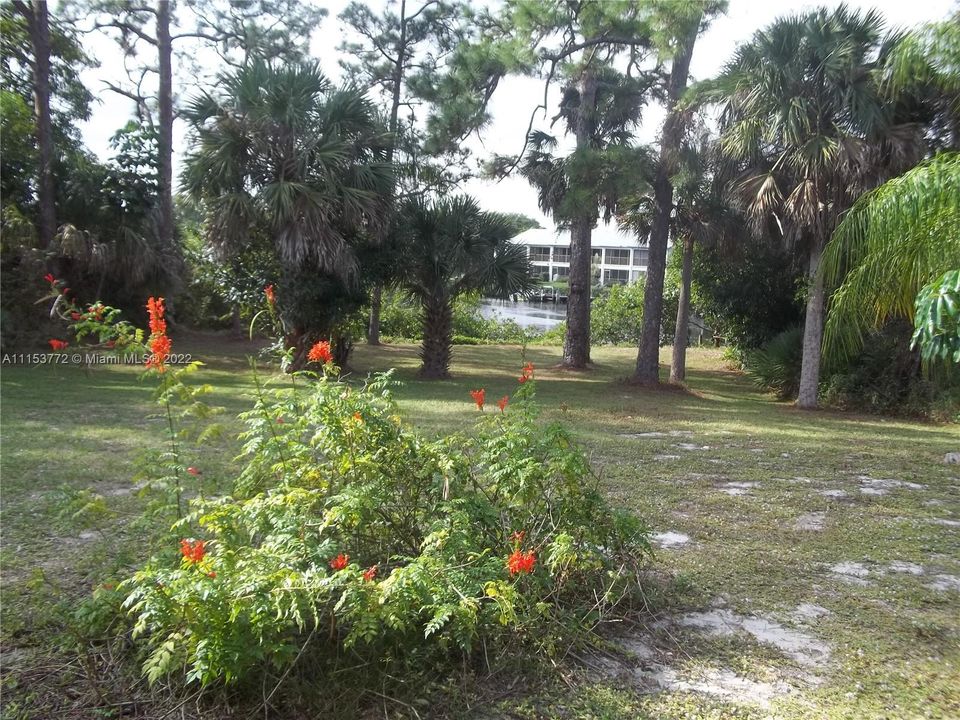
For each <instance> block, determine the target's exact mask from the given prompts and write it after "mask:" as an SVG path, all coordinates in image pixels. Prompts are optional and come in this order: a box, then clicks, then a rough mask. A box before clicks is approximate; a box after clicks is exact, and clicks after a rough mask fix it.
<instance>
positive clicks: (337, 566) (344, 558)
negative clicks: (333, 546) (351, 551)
mask: <svg viewBox="0 0 960 720" xmlns="http://www.w3.org/2000/svg"><path fill="white" fill-rule="evenodd" d="M348 562H350V556H349V555H344V554H343V553H340V554H339V555H337V556H336V557H335V558H334V559H333V560H331V561H330V567H331V568H333V569H334V570H343V569H344V568H345V567H346V566H347V563H348Z"/></svg>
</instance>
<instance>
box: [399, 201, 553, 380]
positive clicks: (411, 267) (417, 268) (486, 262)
mask: <svg viewBox="0 0 960 720" xmlns="http://www.w3.org/2000/svg"><path fill="white" fill-rule="evenodd" d="M521 229H522V228H521V226H520V224H519V223H518V222H517V219H516V218H515V217H511V216H506V215H501V214H499V213H491V212H484V211H483V210H481V209H480V207H479V206H478V205H477V203H476V201H474V200H473V199H472V198H469V197H465V196H461V197H456V198H452V199H443V200H437V201H435V202H429V201H426V200H424V199H422V198H411V199H409V200H407V201H406V202H405V203H404V204H403V205H402V206H401V208H400V211H399V213H398V216H397V222H396V228H395V231H394V236H395V240H396V243H397V245H398V246H399V248H400V252H401V253H402V254H403V256H404V263H403V267H401V268H400V271H399V278H398V282H399V284H400V285H401V286H402V287H403V288H404V289H405V290H406V291H407V292H409V293H410V294H411V295H412V296H413V297H414V298H416V299H417V300H418V301H419V302H420V303H421V305H422V307H423V313H424V315H423V322H424V328H423V330H424V332H423V347H422V349H421V359H422V360H423V366H422V368H421V370H420V373H421V375H423V376H424V377H431V378H434V377H447V376H448V374H449V365H450V346H451V343H452V324H451V323H452V319H453V301H454V299H456V298H457V297H458V296H459V295H462V294H463V293H466V292H470V291H475V290H479V291H482V292H485V293H487V294H490V295H495V296H499V297H505V296H507V295H510V294H513V293H523V292H527V291H529V290H532V289H533V288H534V287H536V284H537V282H536V280H535V279H534V277H533V270H532V267H531V266H530V262H529V260H528V259H527V255H526V250H525V248H524V247H522V246H520V245H514V244H513V243H511V242H510V239H511V238H513V237H514V236H515V235H516V234H517V233H518V232H520V231H521Z"/></svg>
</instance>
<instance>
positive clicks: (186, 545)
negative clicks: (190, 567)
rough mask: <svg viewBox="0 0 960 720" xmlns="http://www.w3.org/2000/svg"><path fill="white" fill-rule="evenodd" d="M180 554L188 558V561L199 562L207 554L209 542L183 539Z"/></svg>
mask: <svg viewBox="0 0 960 720" xmlns="http://www.w3.org/2000/svg"><path fill="white" fill-rule="evenodd" d="M180 554H181V555H183V557H184V558H186V560H187V562H189V563H198V562H200V561H201V560H203V557H204V555H206V554H207V542H206V540H194V541H190V540H181V541H180Z"/></svg>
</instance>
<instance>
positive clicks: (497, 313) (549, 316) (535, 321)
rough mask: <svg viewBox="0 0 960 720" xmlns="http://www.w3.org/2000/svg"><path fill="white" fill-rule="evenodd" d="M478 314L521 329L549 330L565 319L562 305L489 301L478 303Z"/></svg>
mask: <svg viewBox="0 0 960 720" xmlns="http://www.w3.org/2000/svg"><path fill="white" fill-rule="evenodd" d="M480 314H481V315H483V317H485V318H496V319H498V320H513V321H514V322H515V323H517V325H519V326H520V327H522V328H529V329H532V330H541V331H543V330H549V329H550V328H552V327H554V326H556V325H557V324H558V323H560V322H562V321H564V320H566V319H567V306H566V305H564V304H563V303H552V302H526V301H514V300H490V299H486V298H484V299H483V300H482V301H481V302H480Z"/></svg>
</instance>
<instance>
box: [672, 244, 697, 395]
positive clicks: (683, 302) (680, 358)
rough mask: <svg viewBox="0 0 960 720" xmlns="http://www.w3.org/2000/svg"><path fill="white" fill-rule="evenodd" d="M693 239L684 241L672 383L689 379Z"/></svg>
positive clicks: (674, 335)
mask: <svg viewBox="0 0 960 720" xmlns="http://www.w3.org/2000/svg"><path fill="white" fill-rule="evenodd" d="M692 271H693V238H692V237H690V236H689V235H688V236H687V237H685V238H684V239H683V267H682V269H681V271H680V300H679V302H678V303H677V328H676V330H675V331H674V333H673V360H672V362H671V363H670V382H671V383H674V384H677V385H679V384H681V383H683V381H684V380H685V379H686V377H687V342H688V336H689V330H688V328H689V325H690V279H691V275H692V274H693V272H692Z"/></svg>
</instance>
